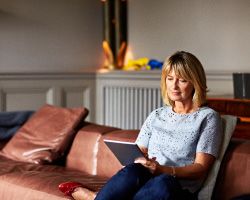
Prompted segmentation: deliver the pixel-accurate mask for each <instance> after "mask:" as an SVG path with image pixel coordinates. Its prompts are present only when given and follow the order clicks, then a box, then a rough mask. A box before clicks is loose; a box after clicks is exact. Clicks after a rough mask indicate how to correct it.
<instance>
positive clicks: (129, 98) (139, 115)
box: [102, 85, 162, 129]
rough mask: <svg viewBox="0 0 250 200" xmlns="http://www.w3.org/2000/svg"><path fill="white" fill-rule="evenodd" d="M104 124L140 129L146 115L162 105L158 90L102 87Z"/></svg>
mask: <svg viewBox="0 0 250 200" xmlns="http://www.w3.org/2000/svg"><path fill="white" fill-rule="evenodd" d="M102 92H103V113H104V116H103V119H104V124H105V125H109V126H115V127H119V128H122V129H140V128H141V126H142V124H143V122H144V120H145V119H146V117H147V116H148V114H149V113H150V112H151V111H152V110H153V109H155V108H158V107H160V106H161V105H162V100H161V92H160V89H159V88H142V87H126V86H114V85H113V86H104V87H103V91H102Z"/></svg>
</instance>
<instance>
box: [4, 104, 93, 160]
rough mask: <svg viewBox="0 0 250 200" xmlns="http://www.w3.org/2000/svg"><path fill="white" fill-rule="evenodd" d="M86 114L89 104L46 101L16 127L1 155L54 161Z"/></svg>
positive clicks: (60, 154) (18, 158)
mask: <svg viewBox="0 0 250 200" xmlns="http://www.w3.org/2000/svg"><path fill="white" fill-rule="evenodd" d="M87 114H88V110H87V109H86V108H72V109H70V108H61V107H56V106H52V105H44V106H43V107H41V108H40V109H39V110H38V111H37V112H36V113H35V114H33V116H32V117H31V118H30V119H29V120H28V121H27V122H26V123H25V124H24V125H23V126H22V127H21V128H20V129H19V130H18V131H17V133H16V134H15V136H14V137H13V138H12V139H11V140H10V141H9V142H8V143H7V145H6V146H5V147H4V148H3V149H2V151H1V155H3V156H5V157H7V158H10V159H13V160H18V161H24V162H30V163H37V164H43V163H51V162H52V161H54V160H56V159H58V158H59V157H61V156H62V155H63V154H64V152H65V150H66V149H67V147H68V145H69V144H70V142H71V140H72V138H73V136H74V133H75V128H76V127H77V125H78V124H79V123H80V121H82V120H84V118H85V117H86V116H87Z"/></svg>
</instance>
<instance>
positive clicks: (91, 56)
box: [0, 0, 103, 72]
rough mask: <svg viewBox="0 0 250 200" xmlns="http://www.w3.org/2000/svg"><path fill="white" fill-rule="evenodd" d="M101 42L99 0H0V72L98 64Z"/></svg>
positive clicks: (80, 67) (44, 69)
mask: <svg viewBox="0 0 250 200" xmlns="http://www.w3.org/2000/svg"><path fill="white" fill-rule="evenodd" d="M101 41H102V8H101V2H100V1H99V0H94V1H93V0H0V72H27V71H28V72H30V71H32V72H41V71H45V72H48V71H81V70H84V69H85V68H89V67H90V68H96V67H99V66H100V65H101V63H102V59H103V55H102V48H101Z"/></svg>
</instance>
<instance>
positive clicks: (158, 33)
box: [128, 0, 250, 72]
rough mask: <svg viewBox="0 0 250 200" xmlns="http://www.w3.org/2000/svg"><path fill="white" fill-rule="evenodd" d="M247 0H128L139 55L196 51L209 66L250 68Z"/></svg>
mask: <svg viewBox="0 0 250 200" xmlns="http://www.w3.org/2000/svg"><path fill="white" fill-rule="evenodd" d="M249 21H250V1H249V0H156V1H152V0H130V1H129V26H128V27H129V41H130V45H131V49H132V52H133V53H134V57H135V58H140V57H145V56H146V57H149V58H156V59H159V60H164V58H165V57H166V56H168V55H170V54H171V53H173V52H174V51H176V50H186V51H190V52H192V53H194V54H195V55H197V57H198V58H199V59H200V60H201V62H202V63H203V64H204V67H205V70H206V71H220V72H221V71H222V72H225V71H227V72H238V71H248V72H249V71H250V59H249V58H250V56H249V55H250V23H249Z"/></svg>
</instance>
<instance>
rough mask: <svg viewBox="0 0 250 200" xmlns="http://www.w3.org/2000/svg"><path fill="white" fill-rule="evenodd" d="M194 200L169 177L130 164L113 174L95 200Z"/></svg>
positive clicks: (138, 165) (193, 197) (192, 196)
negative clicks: (155, 174)
mask: <svg viewBox="0 0 250 200" xmlns="http://www.w3.org/2000/svg"><path fill="white" fill-rule="evenodd" d="M183 199H185V200H194V199H196V198H195V195H194V194H192V193H190V192H189V191H188V190H183V189H182V188H181V186H180V184H179V182H178V180H177V179H176V178H174V177H172V176H170V175H167V174H161V175H159V176H154V175H153V174H152V173H150V172H149V170H148V169H147V168H145V167H143V166H142V165H141V164H138V163H137V164H136V163H133V164H130V165H128V166H126V167H124V168H123V169H121V170H120V171H119V172H118V173H117V174H115V175H114V176H113V177H112V178H111V179H110V180H109V181H108V182H107V183H106V184H105V185H104V186H103V188H102V189H101V191H100V192H99V193H98V194H97V196H96V198H95V200H183Z"/></svg>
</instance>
